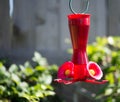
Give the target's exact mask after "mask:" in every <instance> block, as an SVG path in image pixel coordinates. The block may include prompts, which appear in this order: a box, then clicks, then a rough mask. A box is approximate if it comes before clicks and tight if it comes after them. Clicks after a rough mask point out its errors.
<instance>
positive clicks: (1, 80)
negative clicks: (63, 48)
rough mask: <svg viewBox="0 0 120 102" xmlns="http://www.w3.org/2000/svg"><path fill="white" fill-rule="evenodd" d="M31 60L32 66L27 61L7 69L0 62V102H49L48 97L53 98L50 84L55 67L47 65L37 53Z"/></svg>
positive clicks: (53, 94) (53, 93) (52, 89)
mask: <svg viewBox="0 0 120 102" xmlns="http://www.w3.org/2000/svg"><path fill="white" fill-rule="evenodd" d="M32 60H33V62H32V63H33V65H32V64H30V62H28V61H27V62H25V64H24V65H16V64H12V65H11V66H10V67H9V68H6V67H5V66H4V65H3V63H2V62H0V99H1V100H0V102H9V101H11V102H50V101H49V99H50V98H49V97H50V96H55V92H54V88H53V86H52V85H51V83H52V76H53V75H54V74H55V73H56V71H57V66H56V65H48V63H47V60H46V59H45V58H44V57H42V56H41V55H40V54H39V53H38V52H35V53H34V57H33V58H32ZM53 99H55V98H53ZM44 100H45V101H44ZM51 102H54V101H53V100H52V101H51ZM55 102H57V101H55Z"/></svg>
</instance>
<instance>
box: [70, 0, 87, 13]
mask: <svg viewBox="0 0 120 102" xmlns="http://www.w3.org/2000/svg"><path fill="white" fill-rule="evenodd" d="M88 7H89V0H86V7H85V9H84V10H83V11H82V12H81V13H83V14H84V13H86V12H87V11H88ZM69 8H70V10H71V12H72V13H74V14H77V12H75V11H74V9H73V7H72V0H69Z"/></svg>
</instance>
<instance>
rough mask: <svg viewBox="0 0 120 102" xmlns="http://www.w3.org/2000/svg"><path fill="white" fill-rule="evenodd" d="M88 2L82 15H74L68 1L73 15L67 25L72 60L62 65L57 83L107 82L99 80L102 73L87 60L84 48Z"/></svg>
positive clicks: (95, 64) (69, 16)
mask: <svg viewBox="0 0 120 102" xmlns="http://www.w3.org/2000/svg"><path fill="white" fill-rule="evenodd" d="M88 6H89V0H87V3H86V8H85V10H84V11H83V12H82V13H76V12H75V11H74V10H73V8H72V0H69V7H70V10H71V11H72V13H73V14H70V15H68V24H69V30H70V36H71V41H72V48H73V55H72V60H71V61H68V62H65V63H63V64H62V65H61V66H60V67H59V69H58V74H57V77H58V78H57V79H55V81H56V82H58V83H64V84H72V83H75V82H79V81H82V82H88V83H93V84H104V83H106V82H107V80H101V78H102V76H103V72H102V70H101V68H100V66H99V65H98V64H97V63H95V62H93V61H89V60H88V56H87V52H86V47H87V42H88V34H89V28H90V14H86V13H85V12H86V11H87V10H88Z"/></svg>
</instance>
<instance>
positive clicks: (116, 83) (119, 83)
mask: <svg viewBox="0 0 120 102" xmlns="http://www.w3.org/2000/svg"><path fill="white" fill-rule="evenodd" d="M87 52H88V57H89V60H92V61H95V62H97V63H98V64H99V65H100V66H101V68H103V72H104V78H105V79H106V80H108V81H109V83H108V84H106V85H105V86H104V87H103V88H102V89H101V90H100V92H98V93H97V95H96V100H99V101H101V102H120V37H98V38H97V39H96V42H94V43H92V44H89V45H88V47H87Z"/></svg>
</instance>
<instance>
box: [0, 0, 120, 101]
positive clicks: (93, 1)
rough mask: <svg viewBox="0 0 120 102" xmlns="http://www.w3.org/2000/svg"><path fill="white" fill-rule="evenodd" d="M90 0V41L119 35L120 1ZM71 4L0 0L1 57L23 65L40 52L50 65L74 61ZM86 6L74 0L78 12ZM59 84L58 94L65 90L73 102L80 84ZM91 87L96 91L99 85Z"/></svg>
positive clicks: (65, 1)
mask: <svg viewBox="0 0 120 102" xmlns="http://www.w3.org/2000/svg"><path fill="white" fill-rule="evenodd" d="M89 1H90V6H89V9H88V12H87V13H90V14H91V27H90V32H89V41H88V42H89V43H92V42H94V41H95V40H96V37H98V36H99V37H105V36H106V37H107V36H119V35H120V11H119V9H120V6H119V4H120V0H89ZM68 4H69V0H0V59H9V60H10V61H11V62H12V63H17V64H21V63H24V62H25V61H26V60H30V59H31V57H32V56H33V53H34V52H35V51H38V52H40V53H41V54H42V55H43V56H44V57H46V58H47V60H48V62H49V64H57V65H60V64H62V63H63V62H64V61H68V60H70V58H71V54H69V53H68V52H67V50H68V49H69V48H71V42H70V34H69V29H68V21H67V15H68V14H71V11H70V9H69V5H68ZM84 5H85V1H84V0H73V8H74V9H75V11H76V12H80V11H82V9H83V8H84ZM68 43H69V44H68ZM83 86H84V85H83ZM59 87H60V88H61V87H62V88H61V90H57V93H59V94H63V93H64V94H65V95H66V96H63V97H65V99H66V100H68V101H67V102H73V101H72V100H73V98H70V96H68V95H70V93H72V92H73V90H75V88H74V87H76V85H75V86H71V85H70V86H68V87H67V86H64V85H63V86H59ZM86 87H88V86H86ZM89 88H90V89H92V88H93V90H94V88H95V89H96V88H97V86H94V87H93V86H89ZM64 90H67V91H64ZM82 91H83V92H87V91H86V90H84V89H82ZM67 94H68V95H67ZM76 94H77V95H78V94H79V93H76ZM71 95H72V94H71ZM92 95H93V96H94V94H92ZM76 97H77V98H76ZM79 99H82V100H84V99H85V97H83V96H79V97H78V96H75V99H74V102H80V101H78V100H79ZM81 102H83V101H81ZM84 102H85V101H84ZM86 102H91V101H86ZM109 102H113V101H109ZM116 102H117V101H116Z"/></svg>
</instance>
